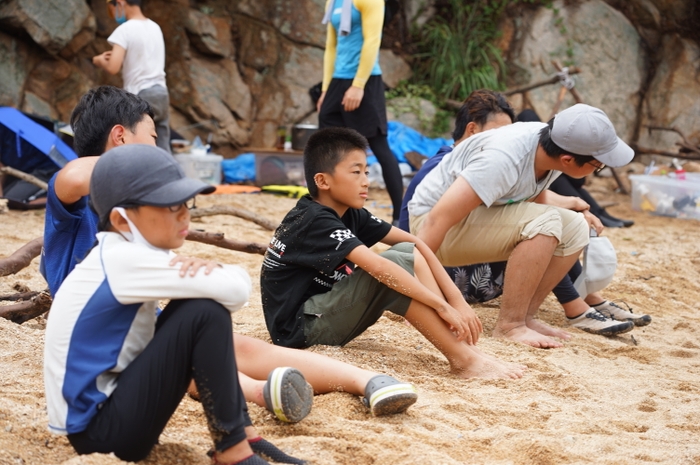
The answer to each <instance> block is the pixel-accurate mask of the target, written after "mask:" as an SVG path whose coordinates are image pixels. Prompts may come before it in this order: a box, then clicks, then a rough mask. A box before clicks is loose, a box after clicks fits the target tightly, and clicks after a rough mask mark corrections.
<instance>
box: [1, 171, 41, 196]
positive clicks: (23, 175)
mask: <svg viewBox="0 0 700 465" xmlns="http://www.w3.org/2000/svg"><path fill="white" fill-rule="evenodd" d="M0 173H4V174H9V175H10V176H14V177H16V178H18V179H21V180H22V181H27V182H28V183H30V184H34V185H35V186H36V187H38V188H40V189H44V190H48V189H49V185H48V184H47V183H46V182H45V181H42V180H41V179H39V178H37V177H36V176H32V175H31V174H27V173H25V172H24V171H20V170H18V169H15V168H12V167H10V166H3V167H0Z"/></svg>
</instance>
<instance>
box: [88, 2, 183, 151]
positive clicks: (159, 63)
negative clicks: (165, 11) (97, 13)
mask: <svg viewBox="0 0 700 465" xmlns="http://www.w3.org/2000/svg"><path fill="white" fill-rule="evenodd" d="M107 8H108V9H109V13H110V15H111V16H112V18H114V20H115V21H116V22H117V24H118V26H117V28H116V29H115V30H114V32H112V34H111V35H110V36H109V37H108V38H107V41H108V42H109V43H110V44H111V45H112V50H109V51H106V52H104V53H101V54H99V55H97V56H95V57H93V59H92V63H93V64H94V65H95V66H98V67H100V68H102V69H104V70H105V71H107V72H108V73H110V74H117V73H118V72H119V71H120V70H121V73H122V79H123V80H124V89H126V90H127V91H128V92H131V93H132V94H136V95H138V96H139V97H141V98H142V99H144V100H145V101H147V102H148V103H149V104H150V106H151V109H152V110H153V120H154V122H155V125H156V133H157V134H158V139H157V142H156V143H157V145H158V147H161V148H162V149H164V150H166V151H167V152H170V151H171V150H170V126H169V120H170V116H169V113H170V110H169V107H170V98H169V96H168V87H167V85H166V83H165V41H164V40H163V32H162V31H161V29H160V26H158V24H156V23H155V22H153V21H151V20H150V19H148V18H147V17H146V16H144V14H143V12H142V11H141V0H107Z"/></svg>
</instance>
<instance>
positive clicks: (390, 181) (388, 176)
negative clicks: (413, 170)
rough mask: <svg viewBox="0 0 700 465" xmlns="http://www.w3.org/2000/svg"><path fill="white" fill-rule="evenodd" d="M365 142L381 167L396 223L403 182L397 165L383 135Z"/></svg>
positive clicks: (399, 209) (399, 210) (399, 212)
mask: <svg viewBox="0 0 700 465" xmlns="http://www.w3.org/2000/svg"><path fill="white" fill-rule="evenodd" d="M367 142H369V148H371V149H372V152H373V153H374V156H375V157H377V161H379V164H380V165H382V176H383V177H384V184H386V190H387V192H388V193H389V197H390V198H391V203H392V205H393V206H394V212H393V214H392V219H393V220H396V221H398V219H399V215H400V214H401V200H402V199H403V180H402V177H401V170H400V169H399V163H398V161H396V157H394V153H393V152H392V151H391V149H390V148H389V142H388V141H387V138H386V136H385V135H383V134H377V135H376V136H374V137H370V138H368V139H367Z"/></svg>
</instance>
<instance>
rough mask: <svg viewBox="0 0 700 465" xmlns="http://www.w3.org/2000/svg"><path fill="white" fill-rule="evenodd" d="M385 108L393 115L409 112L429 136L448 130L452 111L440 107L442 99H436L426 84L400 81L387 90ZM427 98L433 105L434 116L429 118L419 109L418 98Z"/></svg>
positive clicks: (438, 134) (442, 133)
mask: <svg viewBox="0 0 700 465" xmlns="http://www.w3.org/2000/svg"><path fill="white" fill-rule="evenodd" d="M386 98H387V108H388V109H390V110H391V111H392V112H393V113H394V114H395V115H402V114H405V113H411V114H414V115H416V117H417V118H418V121H419V122H420V126H421V127H420V130H421V131H422V132H424V133H425V134H427V135H428V136H429V137H442V136H443V135H444V134H445V133H446V132H448V131H450V129H451V128H450V126H451V117H452V113H453V112H452V111H451V110H448V109H445V108H442V106H444V100H443V99H438V98H437V96H436V95H435V92H434V91H433V89H432V88H430V87H429V86H428V85H426V84H414V83H410V82H408V81H401V82H399V84H398V85H397V86H396V87H394V88H393V89H391V90H389V91H387V93H386ZM421 99H423V100H427V101H429V102H431V103H432V104H433V105H435V108H436V111H435V116H434V117H432V118H430V117H428V116H427V115H426V114H424V113H423V112H422V110H421V103H420V100H421Z"/></svg>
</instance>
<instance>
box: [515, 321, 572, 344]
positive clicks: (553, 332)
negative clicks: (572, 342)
mask: <svg viewBox="0 0 700 465" xmlns="http://www.w3.org/2000/svg"><path fill="white" fill-rule="evenodd" d="M526 324H527V327H528V328H530V329H534V330H535V331H537V332H538V333H540V334H544V335H545V336H552V337H556V338H559V339H563V340H565V341H568V340H569V339H571V334H569V333H567V332H566V331H564V330H563V329H559V328H553V327H551V326H549V325H548V324H546V323H544V322H543V321H542V320H538V319H535V318H531V319H529V320H527V323H526Z"/></svg>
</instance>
